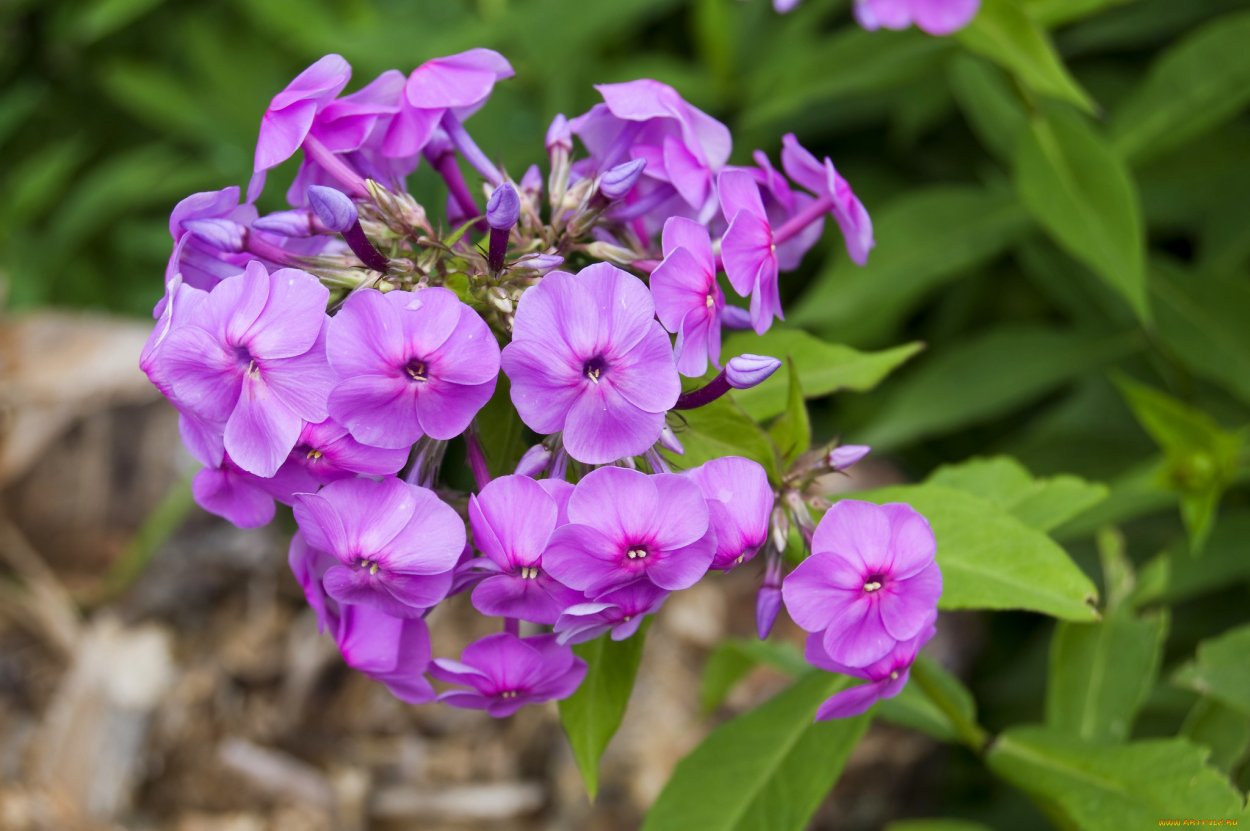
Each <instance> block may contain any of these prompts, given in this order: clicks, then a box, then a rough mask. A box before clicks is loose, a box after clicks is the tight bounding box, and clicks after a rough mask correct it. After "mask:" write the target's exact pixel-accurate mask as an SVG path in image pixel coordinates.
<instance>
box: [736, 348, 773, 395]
mask: <svg viewBox="0 0 1250 831" xmlns="http://www.w3.org/2000/svg"><path fill="white" fill-rule="evenodd" d="M780 366H781V361H779V360H777V359H776V358H772V357H769V356H768V355H738V356H737V357H734V358H730V359H729V363H727V364H725V380H727V381H728V382H729V386H731V387H733V388H734V389H736V390H749V389H750V388H751V387H754V386H758V385H759V384H762V383H763V382H764V381H766V380H767V379H768V377H769V376H770V375H772V374H773V373H774V372H776V371H777V368H778V367H780Z"/></svg>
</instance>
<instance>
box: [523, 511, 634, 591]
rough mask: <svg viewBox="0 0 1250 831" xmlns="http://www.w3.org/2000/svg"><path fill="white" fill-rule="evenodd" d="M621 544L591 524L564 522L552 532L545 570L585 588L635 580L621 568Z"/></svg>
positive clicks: (580, 588)
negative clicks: (617, 543)
mask: <svg viewBox="0 0 1250 831" xmlns="http://www.w3.org/2000/svg"><path fill="white" fill-rule="evenodd" d="M620 559H621V552H620V549H619V547H618V546H617V545H616V544H615V543H614V542H613V541H612V540H610V539H609V538H608V537H607V536H605V535H604V534H603V533H601V532H600V531H598V530H596V529H595V528H592V527H590V526H589V525H575V524H573V525H562V526H560V527H559V528H557V529H556V530H555V533H554V534H552V535H551V545H550V546H548V548H547V550H546V552H544V554H543V569H544V570H545V571H547V572H548V573H549V574H551V576H552V577H554V578H556V579H557V580H559V581H560V582H561V583H563V584H564V585H566V586H569V587H570V588H574V589H578V590H579V591H585V590H586V589H588V588H591V587H592V586H601V585H603V584H605V583H606V584H610V583H612V582H613V581H615V580H617V579H620V581H621V582H622V583H624V582H629V581H630V580H632V579H634V578H633V577H632V576H631V575H629V574H626V573H625V572H624V571H623V570H622V569H621V568H619V562H620Z"/></svg>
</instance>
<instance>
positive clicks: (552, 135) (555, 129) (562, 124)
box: [547, 114, 573, 153]
mask: <svg viewBox="0 0 1250 831" xmlns="http://www.w3.org/2000/svg"><path fill="white" fill-rule="evenodd" d="M556 147H559V148H561V149H563V150H564V151H565V152H568V151H570V150H572V149H573V132H572V131H571V130H570V129H569V120H568V119H567V118H565V117H564V116H563V115H562V114H559V115H557V116H556V117H555V118H553V119H552V120H551V126H550V127H548V128H547V152H548V153H550V152H551V151H552V149H554V148H556Z"/></svg>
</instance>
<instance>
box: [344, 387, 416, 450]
mask: <svg viewBox="0 0 1250 831" xmlns="http://www.w3.org/2000/svg"><path fill="white" fill-rule="evenodd" d="M328 409H329V413H330V417H331V418H333V419H334V420H335V421H337V422H338V423H339V424H342V425H343V426H344V427H346V428H347V429H348V430H349V431H350V432H351V434H352V437H353V438H355V439H356V440H357V441H359V442H362V443H364V444H370V445H373V446H374V447H385V448H394V449H397V448H402V447H411V446H412V444H413V443H414V442H415V441H416V440H417V439H419V438H421V435H422V432H421V421H420V420H419V419H418V417H417V405H416V398H415V396H414V395H413V394H412V390H411V388H410V384H409V382H408V381H406V380H404V379H401V378H396V377H393V376H382V375H364V376H361V377H358V378H349V379H348V380H346V381H342V382H340V383H339V384H338V385H337V386H335V387H334V389H333V390H331V392H330V398H329V404H328Z"/></svg>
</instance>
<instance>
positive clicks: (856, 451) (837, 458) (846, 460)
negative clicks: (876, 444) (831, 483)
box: [826, 444, 872, 471]
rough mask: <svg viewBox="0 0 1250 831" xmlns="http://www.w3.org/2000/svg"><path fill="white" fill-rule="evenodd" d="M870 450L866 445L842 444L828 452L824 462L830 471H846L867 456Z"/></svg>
mask: <svg viewBox="0 0 1250 831" xmlns="http://www.w3.org/2000/svg"><path fill="white" fill-rule="evenodd" d="M871 450H872V448H871V447H869V446H868V445H866V444H844V445H841V446H840V447H835V448H833V450H831V451H829V456H828V458H827V459H826V461H827V463H828V465H829V467H830V468H831V469H832V470H835V471H837V470H846V469H847V468H849V467H851V466H852V465H854V464H855V463H856V462H858V461H859V460H860V459H862V458H864V457H865V456H867V455H868V453H869V452H870V451H871Z"/></svg>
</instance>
